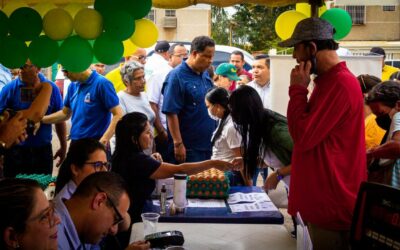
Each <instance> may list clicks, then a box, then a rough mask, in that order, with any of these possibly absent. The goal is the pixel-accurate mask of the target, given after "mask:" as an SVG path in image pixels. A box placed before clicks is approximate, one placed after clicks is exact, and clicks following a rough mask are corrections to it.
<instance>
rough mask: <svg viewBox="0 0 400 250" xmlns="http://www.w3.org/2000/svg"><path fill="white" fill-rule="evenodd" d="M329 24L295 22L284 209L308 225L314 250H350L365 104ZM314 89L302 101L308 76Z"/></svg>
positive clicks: (361, 174)
mask: <svg viewBox="0 0 400 250" xmlns="http://www.w3.org/2000/svg"><path fill="white" fill-rule="evenodd" d="M334 32H335V31H334V28H333V26H332V25H331V24H330V23H329V22H327V21H325V20H323V19H320V18H307V19H304V20H302V21H300V22H299V23H298V24H297V26H296V28H295V30H294V32H293V34H292V37H291V38H289V39H287V40H285V41H282V42H280V43H279V46H281V47H294V50H293V58H294V59H296V61H297V65H296V66H295V67H294V68H293V69H292V71H291V73H290V87H289V96H290V100H289V104H288V110H287V119H288V127H289V132H290V134H291V136H292V138H293V142H294V148H293V154H292V169H291V180H290V191H289V207H288V211H289V213H290V214H291V215H292V216H295V215H296V213H297V212H299V213H300V215H301V217H302V218H303V219H304V220H305V221H306V222H307V224H308V228H309V231H310V235H311V240H312V243H313V247H314V249H349V234H350V226H351V221H352V216H353V209H354V205H355V202H356V198H357V193H358V189H359V187H360V184H361V182H363V181H365V180H366V177H367V171H366V167H365V166H366V156H365V133H364V100H363V95H362V93H361V88H360V85H359V83H358V81H357V78H356V77H355V76H354V75H353V74H352V73H351V72H350V70H349V69H348V68H347V66H346V62H341V61H340V59H339V57H338V55H337V54H336V50H337V49H338V43H336V42H335V41H334V36H333V35H334ZM311 74H314V75H317V76H316V78H315V79H314V83H315V86H314V89H313V92H312V94H311V96H310V97H309V98H308V89H307V87H308V85H309V84H310V81H311V78H310V75H311Z"/></svg>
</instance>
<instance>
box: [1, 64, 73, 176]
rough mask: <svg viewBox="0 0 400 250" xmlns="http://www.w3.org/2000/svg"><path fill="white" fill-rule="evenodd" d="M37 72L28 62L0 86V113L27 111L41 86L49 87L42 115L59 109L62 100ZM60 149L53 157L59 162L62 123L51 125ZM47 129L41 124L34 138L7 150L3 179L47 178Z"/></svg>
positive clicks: (49, 151)
mask: <svg viewBox="0 0 400 250" xmlns="http://www.w3.org/2000/svg"><path fill="white" fill-rule="evenodd" d="M39 72H40V68H38V67H37V66H35V65H33V64H32V63H31V61H30V60H29V59H28V60H27V61H26V63H25V64H24V65H23V66H21V68H20V73H19V77H18V78H16V79H15V80H13V81H11V82H10V83H8V84H7V85H5V86H4V88H3V90H2V91H1V94H0V112H3V111H4V110H5V109H7V108H8V109H12V110H14V111H18V110H25V109H28V108H29V107H30V106H31V104H32V101H33V100H34V99H35V98H36V92H37V89H39V88H41V84H44V83H48V84H50V85H51V86H52V93H51V97H50V103H49V107H48V109H47V112H46V114H47V115H49V114H52V113H54V112H57V111H59V110H61V109H62V99H61V94H60V91H59V89H58V87H57V86H56V85H55V84H54V83H53V82H51V81H49V80H47V79H46V78H45V77H44V76H43V75H42V74H41V73H39ZM55 127H56V132H57V136H58V138H59V140H60V145H61V148H60V149H59V150H58V151H57V153H56V154H55V156H58V157H60V161H59V162H61V161H63V160H64V158H65V153H66V148H67V143H66V125H65V123H64V122H62V123H58V124H56V125H55ZM51 140H52V130H51V125H47V124H42V125H41V126H40V128H39V130H38V131H37V133H36V135H33V134H30V135H28V138H27V140H26V141H24V142H22V143H20V144H18V145H15V146H13V147H11V148H10V149H8V150H7V152H6V153H5V155H4V176H6V177H14V176H15V175H17V174H20V173H24V174H36V173H37V174H39V173H40V174H51V173H52V170H53V151H52V146H51Z"/></svg>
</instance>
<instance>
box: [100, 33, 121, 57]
mask: <svg viewBox="0 0 400 250" xmlns="http://www.w3.org/2000/svg"><path fill="white" fill-rule="evenodd" d="M93 50H94V55H95V57H96V58H97V59H98V60H99V61H100V62H102V63H104V64H114V63H117V62H119V60H120V59H121V57H122V55H123V53H124V45H123V43H122V42H121V41H116V40H113V39H111V38H110V37H108V36H107V35H106V34H102V35H101V36H99V37H98V38H97V39H96V41H95V42H94V45H93Z"/></svg>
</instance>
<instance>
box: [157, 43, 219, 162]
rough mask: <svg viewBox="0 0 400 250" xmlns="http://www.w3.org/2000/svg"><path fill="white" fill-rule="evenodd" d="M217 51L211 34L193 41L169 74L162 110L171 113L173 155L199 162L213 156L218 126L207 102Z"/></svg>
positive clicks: (170, 126) (168, 118) (180, 158)
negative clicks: (182, 59)
mask: <svg viewBox="0 0 400 250" xmlns="http://www.w3.org/2000/svg"><path fill="white" fill-rule="evenodd" d="M214 52H215V43H214V41H213V40H212V39H211V38H209V37H207V36H199V37H196V38H195V39H194V40H193V41H192V45H191V51H190V55H189V58H188V59H187V61H186V62H182V64H181V65H179V66H178V67H176V68H175V69H173V70H172V71H171V72H170V73H169V74H168V75H167V77H166V79H165V82H164V86H163V90H162V93H163V95H164V103H163V106H162V112H163V113H165V114H166V115H167V124H168V132H169V135H170V138H172V141H173V144H172V143H171V144H170V149H169V151H170V155H171V156H172V157H171V159H167V161H168V160H169V161H173V160H174V159H175V160H176V161H177V162H196V161H203V160H207V159H210V157H211V136H212V133H213V131H214V129H215V125H216V123H215V121H213V120H212V119H211V118H210V117H209V115H208V111H207V107H206V105H205V102H204V98H205V95H206V93H207V91H208V90H209V89H210V88H212V87H213V83H212V80H211V79H210V77H209V75H208V73H207V69H208V67H209V66H210V65H211V63H212V60H213V57H214Z"/></svg>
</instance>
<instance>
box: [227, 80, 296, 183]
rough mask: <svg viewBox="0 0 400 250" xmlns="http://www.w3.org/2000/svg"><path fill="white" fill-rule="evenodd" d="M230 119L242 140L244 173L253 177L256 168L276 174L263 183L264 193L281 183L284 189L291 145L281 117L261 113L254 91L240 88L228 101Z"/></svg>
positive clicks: (261, 108) (243, 87)
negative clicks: (263, 167)
mask: <svg viewBox="0 0 400 250" xmlns="http://www.w3.org/2000/svg"><path fill="white" fill-rule="evenodd" d="M229 106H230V108H231V116H232V119H233V122H234V123H235V126H236V129H237V130H238V131H239V132H240V134H241V136H242V156H243V163H244V173H245V176H247V178H249V177H251V176H253V174H254V171H255V168H256V167H257V166H262V165H264V166H269V167H271V168H273V169H275V170H276V171H275V172H274V173H272V174H271V175H269V176H268V178H267V180H266V182H265V183H264V188H265V189H266V190H269V189H275V188H276V186H277V184H278V182H279V181H280V180H283V181H284V183H285V184H286V186H287V187H288V183H289V175H290V169H291V156H292V150H293V141H292V138H291V137H290V134H289V130H288V126H287V120H286V118H285V117H284V116H282V115H280V114H278V113H276V112H274V111H272V110H269V109H264V107H263V104H262V101H261V98H260V96H259V95H258V93H257V91H256V90H254V89H253V88H252V87H249V86H240V87H239V88H238V89H236V90H235V91H233V92H232V94H231V96H230V98H229Z"/></svg>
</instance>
